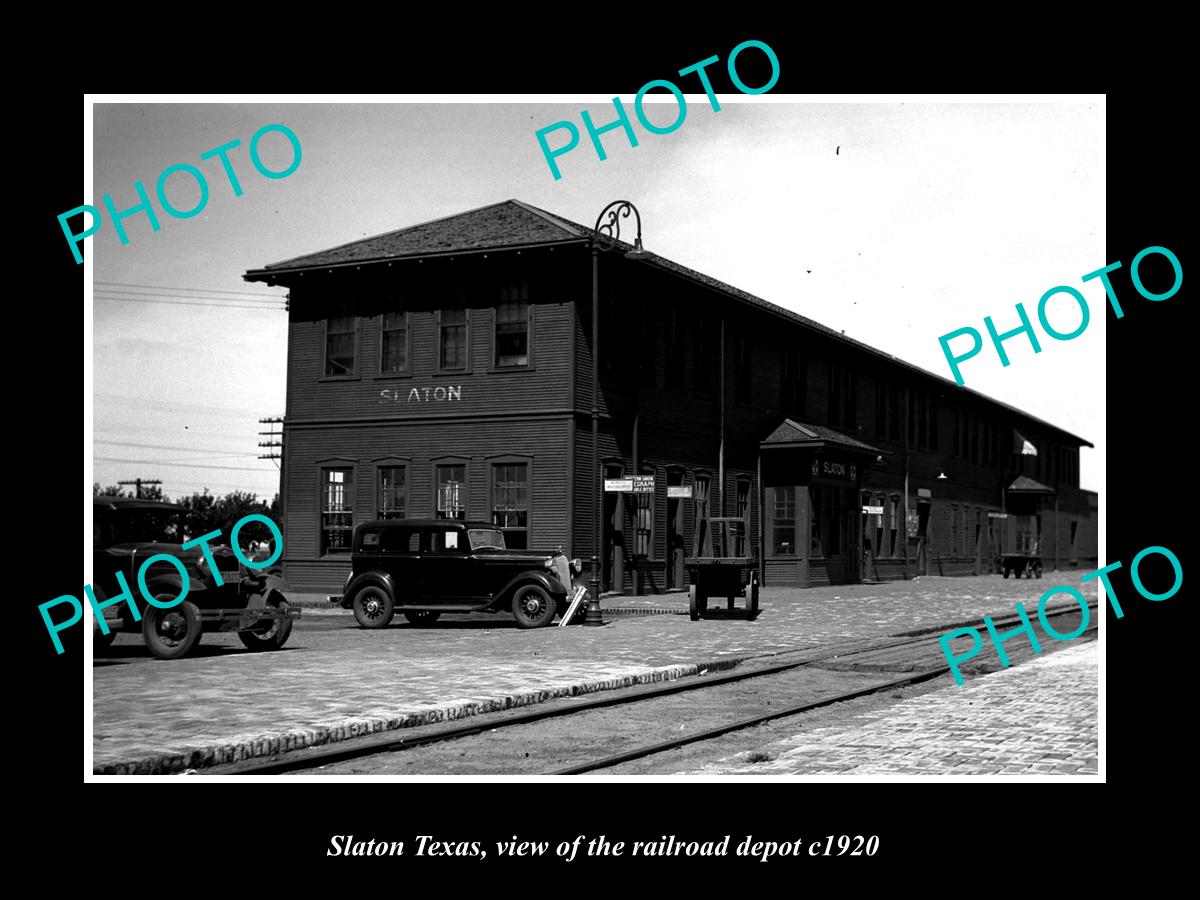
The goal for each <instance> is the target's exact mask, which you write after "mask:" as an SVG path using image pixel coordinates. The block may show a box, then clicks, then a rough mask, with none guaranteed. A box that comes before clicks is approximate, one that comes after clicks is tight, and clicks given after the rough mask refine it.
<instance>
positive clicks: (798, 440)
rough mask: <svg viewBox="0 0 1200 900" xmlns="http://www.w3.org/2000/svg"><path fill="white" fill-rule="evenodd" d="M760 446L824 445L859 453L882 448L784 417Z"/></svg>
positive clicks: (797, 446) (874, 452) (878, 451)
mask: <svg viewBox="0 0 1200 900" xmlns="http://www.w3.org/2000/svg"><path fill="white" fill-rule="evenodd" d="M759 446H760V447H763V448H764V449H765V448H768V447H794V448H798V449H803V450H808V449H812V450H821V449H824V448H825V447H839V448H842V449H845V450H855V451H858V452H860V453H871V454H876V455H878V454H880V453H883V451H882V450H880V449H878V448H876V447H872V446H871V445H870V444H864V443H863V442H862V441H860V440H856V439H855V438H852V437H850V436H849V435H848V434H842V433H841V432H840V431H834V430H833V429H832V428H826V427H824V426H823V425H809V424H807V423H802V422H797V421H795V420H793V419H784V420H783V423H782V424H780V426H779V427H778V428H776V429H775V430H774V431H772V432H771V434H770V436H768V437H767V439H766V440H765V441H763V442H762V443H761V444H759Z"/></svg>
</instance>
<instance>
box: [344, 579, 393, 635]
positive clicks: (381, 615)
mask: <svg viewBox="0 0 1200 900" xmlns="http://www.w3.org/2000/svg"><path fill="white" fill-rule="evenodd" d="M394 614H395V609H394V606H393V604H392V598H391V595H389V594H388V592H387V591H386V590H384V589H383V588H381V587H375V586H374V585H371V586H369V587H365V588H363V589H362V590H360V591H359V592H358V593H357V594H355V595H354V618H355V619H357V620H358V624H359V625H361V626H362V627H363V628H384V627H386V626H387V625H388V624H389V623H390V622H391V621H392V616H393V615H394Z"/></svg>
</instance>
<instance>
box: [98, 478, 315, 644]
mask: <svg viewBox="0 0 1200 900" xmlns="http://www.w3.org/2000/svg"><path fill="white" fill-rule="evenodd" d="M183 512H184V508H183V507H182V506H178V505H175V504H172V503H163V502H160V501H157V500H134V499H130V498H128V497H94V498H93V500H92V517H93V518H92V561H93V565H94V569H93V573H94V574H93V577H92V590H93V592H94V593H95V595H96V600H97V601H98V602H103V601H104V600H106V599H109V598H112V597H116V596H118V595H119V594H120V593H121V586H120V584H119V583H118V582H117V577H116V573H117V572H120V573H121V574H122V575H124V577H125V582H126V584H128V585H129V588H130V593H131V594H132V597H133V603H134V604H136V608H137V611H138V613H139V614H140V616H141V620H140V621H139V620H138V619H135V618H134V616H133V613H132V612H131V611H130V609H129V604H128V603H114V604H112V605H111V606H107V607H105V609H104V622H105V624H106V625H107V626H108V633H107V634H105V633H104V632H103V631H102V630H101V629H100V627H99V622H97V624H96V627H95V630H94V636H95V644H94V646H95V648H96V650H97V651H99V650H101V649H103V648H107V647H108V646H109V645H110V644H111V643H112V642H113V639H114V637H115V636H116V633H117V632H119V631H123V632H130V633H141V634H142V635H143V637H144V638H145V640H146V646H147V647H148V648H149V649H150V652H151V653H153V654H154V655H155V656H157V657H159V658H160V659H178V658H179V657H181V656H186V655H187V654H188V653H190V652H191V651H192V650H193V649H194V648H195V647H196V644H197V643H198V642H199V641H200V635H201V633H203V632H205V631H236V632H237V633H238V637H239V638H240V639H241V641H242V643H243V644H244V645H245V646H247V647H248V648H250V649H251V650H277V649H279V648H280V647H282V646H283V645H284V644H286V643H287V640H288V637H289V636H290V635H291V632H292V620H293V619H294V618H295V617H296V616H298V615H299V614H300V613H299V610H294V609H290V608H289V607H288V602H287V600H286V599H285V598H284V595H283V591H282V587H283V579H282V577H281V573H280V570H279V569H278V568H268V569H263V570H254V569H250V568H248V567H247V566H244V565H242V564H241V563H240V562H239V561H238V558H237V556H236V555H235V554H234V552H233V549H232V548H231V547H227V546H218V545H216V544H210V549H211V552H212V556H213V561H214V562H215V563H216V567H217V572H213V571H212V569H211V568H210V567H209V564H208V561H207V560H206V559H205V558H204V553H203V551H202V550H201V548H200V547H199V546H196V547H192V548H190V549H187V550H184V549H183V548H182V547H181V546H180V545H181V544H182V543H184V542H185V541H186V540H187V537H186V536H185V535H184V533H183V524H182V515H181V514H182V513H183ZM163 553H165V554H169V555H170V556H174V557H176V558H177V559H178V560H179V561H180V562H182V563H183V565H184V567H185V568H186V570H187V573H188V592H187V596H186V597H185V598H184V600H183V601H182V602H181V603H178V604H175V605H173V606H170V607H168V608H167V609H161V608H159V607H157V606H154V605H152V604H150V603H147V602H146V599H145V597H143V596H142V593H141V591H140V590H139V588H138V571H139V569H140V568H141V566H142V564H143V563H144V562H145V561H146V560H147V559H149V558H150V557H151V556H155V555H157V554H163ZM252 561H253V560H252ZM218 573H219V576H220V581H221V582H222V584H220V585H218V583H217V581H218ZM182 581H183V579H182V577H181V575H180V573H179V570H178V569H176V568H175V566H173V565H171V564H170V563H169V562H166V561H157V562H155V563H153V564H152V565H151V566H150V567H149V568H148V569H147V571H146V588H147V592H148V593H149V595H150V596H152V597H154V598H155V599H156V600H159V601H161V602H163V603H168V602H170V601H172V600H174V599H175V598H176V597H178V596H179V594H180V592H181V588H182Z"/></svg>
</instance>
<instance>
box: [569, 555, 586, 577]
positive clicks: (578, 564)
mask: <svg viewBox="0 0 1200 900" xmlns="http://www.w3.org/2000/svg"><path fill="white" fill-rule="evenodd" d="M571 571H572V572H574V573H575V574H576V575H579V574H580V573H582V572H583V560H581V559H580V558H579V557H578V556H577V557H575V558H574V559H573V560H571Z"/></svg>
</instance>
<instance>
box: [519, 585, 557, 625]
mask: <svg viewBox="0 0 1200 900" xmlns="http://www.w3.org/2000/svg"><path fill="white" fill-rule="evenodd" d="M512 609H513V617H514V618H516V620H517V624H518V625H519V626H521V627H522V628H542V627H544V626H546V625H549V624H550V623H551V622H553V621H554V613H555V609H554V598H552V597H551V596H550V594H549V593H547V592H546V589H545V588H543V587H541V586H540V585H536V584H527V585H524V586H522V587H519V588H517V591H516V593H515V594H513V601H512Z"/></svg>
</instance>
